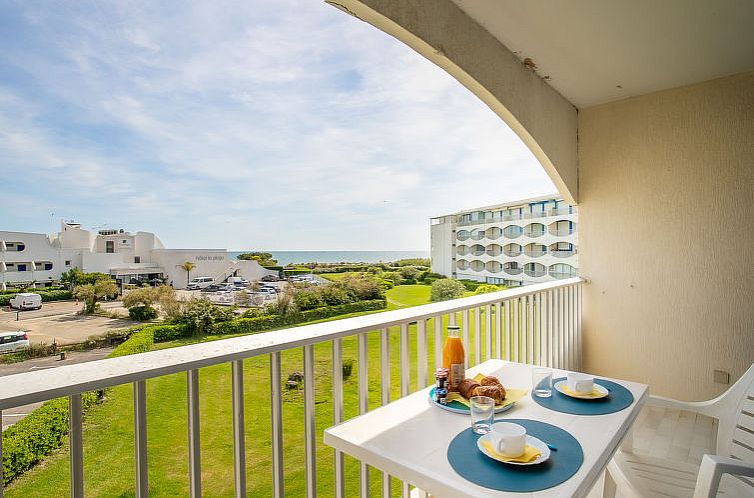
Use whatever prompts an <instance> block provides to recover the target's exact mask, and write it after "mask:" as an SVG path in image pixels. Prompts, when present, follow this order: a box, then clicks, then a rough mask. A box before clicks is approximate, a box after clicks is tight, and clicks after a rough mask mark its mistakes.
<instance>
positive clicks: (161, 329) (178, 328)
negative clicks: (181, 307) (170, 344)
mask: <svg viewBox="0 0 754 498" xmlns="http://www.w3.org/2000/svg"><path fill="white" fill-rule="evenodd" d="M148 328H149V329H150V330H151V331H152V335H153V337H154V342H167V341H174V340H176V339H180V338H181V337H186V336H188V331H187V330H186V327H185V326H183V325H179V324H176V325H153V326H150V327H148Z"/></svg>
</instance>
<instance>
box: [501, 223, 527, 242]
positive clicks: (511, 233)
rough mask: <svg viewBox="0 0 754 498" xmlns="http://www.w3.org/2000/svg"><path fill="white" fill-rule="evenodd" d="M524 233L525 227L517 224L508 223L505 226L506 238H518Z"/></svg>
mask: <svg viewBox="0 0 754 498" xmlns="http://www.w3.org/2000/svg"><path fill="white" fill-rule="evenodd" d="M523 233H524V229H523V228H521V227H520V226H517V225H508V226H507V227H505V228H503V237H505V238H506V239H517V238H518V237H520V236H521V234H523Z"/></svg>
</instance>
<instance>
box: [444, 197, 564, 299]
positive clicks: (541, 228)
mask: <svg viewBox="0 0 754 498" xmlns="http://www.w3.org/2000/svg"><path fill="white" fill-rule="evenodd" d="M577 221H578V214H577V212H576V207H575V206H572V205H569V204H567V203H566V202H565V201H564V200H563V199H562V198H560V197H554V196H550V197H537V198H533V199H525V200H521V201H516V202H508V203H504V204H497V205H495V206H487V207H482V208H476V209H471V210H467V211H461V212H458V213H453V214H448V215H444V216H438V217H436V218H432V219H431V238H432V252H431V258H432V271H433V272H435V273H440V274H442V275H446V276H448V277H453V278H458V279H468V280H476V281H480V282H487V283H491V284H502V285H506V286H508V287H518V286H521V285H526V284H532V283H539V282H546V281H548V280H556V279H560V278H569V277H573V276H575V275H576V273H577V271H578V255H577V250H576V247H577V241H578V235H577V233H576V223H577Z"/></svg>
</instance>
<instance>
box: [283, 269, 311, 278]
mask: <svg viewBox="0 0 754 498" xmlns="http://www.w3.org/2000/svg"><path fill="white" fill-rule="evenodd" d="M311 272H312V271H311V270H310V269H309V268H285V269H283V275H285V276H287V277H290V276H291V275H308V274H310V273H311Z"/></svg>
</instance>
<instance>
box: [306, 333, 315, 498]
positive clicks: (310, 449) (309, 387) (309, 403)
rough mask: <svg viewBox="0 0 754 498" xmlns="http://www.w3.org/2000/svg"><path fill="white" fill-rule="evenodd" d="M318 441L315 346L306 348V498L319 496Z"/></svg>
mask: <svg viewBox="0 0 754 498" xmlns="http://www.w3.org/2000/svg"><path fill="white" fill-rule="evenodd" d="M316 452H317V439H316V428H315V419H314V346H313V345H311V344H310V345H307V346H304V454H305V467H306V496H307V498H314V497H315V496H317V456H316Z"/></svg>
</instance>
